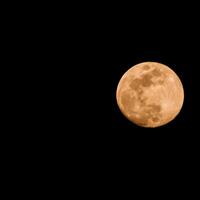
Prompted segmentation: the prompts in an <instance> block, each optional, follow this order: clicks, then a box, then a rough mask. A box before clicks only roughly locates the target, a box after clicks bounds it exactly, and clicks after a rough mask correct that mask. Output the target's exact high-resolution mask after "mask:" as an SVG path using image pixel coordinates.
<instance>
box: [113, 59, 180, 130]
mask: <svg viewBox="0 0 200 200" xmlns="http://www.w3.org/2000/svg"><path fill="white" fill-rule="evenodd" d="M116 99H117V104H118V106H119V109H120V110H121V112H122V113H123V115H124V116H125V117H126V118H127V119H128V120H130V121H131V122H133V123H134V124H137V125H138V126H142V127H150V128H154V127H159V126H162V125H165V124H167V123H169V122H170V121H172V120H173V119H174V118H175V117H176V116H177V115H178V113H179V112H180V110H181V108H182V106H183V101H184V90H183V85H182V83H181V81H180V79H179V77H178V76H177V75H176V73H175V72H174V71H173V70H172V69H170V68H169V67H167V66H166V65H164V64H161V63H157V62H143V63H139V64H137V65H135V66H133V67H131V68H130V69H129V70H128V71H127V72H126V73H125V74H124V75H123V76H122V78H121V79H120V81H119V83H118V86H117V91H116Z"/></svg>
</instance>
